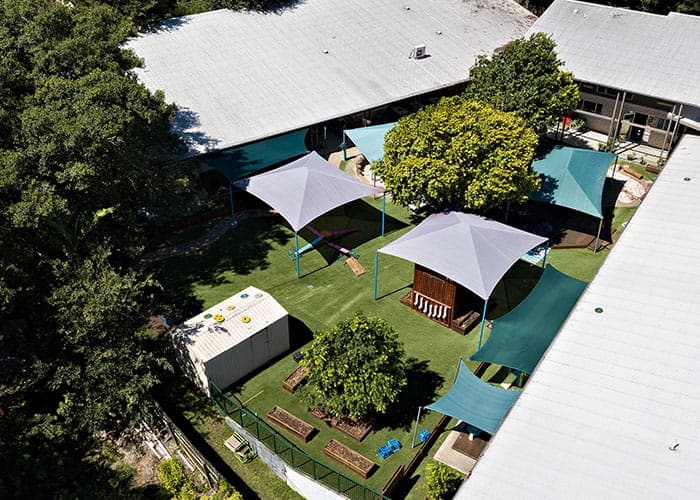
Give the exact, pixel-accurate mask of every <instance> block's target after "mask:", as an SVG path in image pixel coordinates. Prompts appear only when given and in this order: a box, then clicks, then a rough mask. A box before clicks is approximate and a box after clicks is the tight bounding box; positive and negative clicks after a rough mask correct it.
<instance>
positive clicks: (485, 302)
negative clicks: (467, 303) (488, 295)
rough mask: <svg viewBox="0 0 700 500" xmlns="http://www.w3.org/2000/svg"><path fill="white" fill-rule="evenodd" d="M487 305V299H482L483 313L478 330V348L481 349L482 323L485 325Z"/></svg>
mask: <svg viewBox="0 0 700 500" xmlns="http://www.w3.org/2000/svg"><path fill="white" fill-rule="evenodd" d="M488 305H489V299H486V300H484V313H483V314H482V315H481V329H480V330H479V349H481V339H482V338H483V336H484V325H486V306H488Z"/></svg>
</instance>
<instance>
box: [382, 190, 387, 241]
mask: <svg viewBox="0 0 700 500" xmlns="http://www.w3.org/2000/svg"><path fill="white" fill-rule="evenodd" d="M385 219H386V191H384V192H383V193H382V236H384V220H385Z"/></svg>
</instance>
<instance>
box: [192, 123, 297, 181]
mask: <svg viewBox="0 0 700 500" xmlns="http://www.w3.org/2000/svg"><path fill="white" fill-rule="evenodd" d="M307 131H308V129H306V128H305V129H301V130H297V131H295V132H290V133H288V134H283V135H278V136H276V137H271V138H269V139H264V140H262V141H257V142H252V143H250V144H246V145H245V146H237V147H235V148H230V149H226V150H224V151H220V152H218V153H213V154H211V155H207V156H203V157H201V158H200V159H199V160H200V161H201V162H202V163H204V164H205V165H206V166H208V167H210V168H214V169H216V170H218V171H219V172H221V173H222V174H223V175H225V176H226V177H227V178H228V180H229V181H231V182H233V181H236V180H238V179H242V178H244V177H249V176H251V175H253V174H254V173H256V172H258V171H260V170H264V169H266V168H268V167H270V166H272V165H276V164H277V163H280V162H283V161H285V160H290V159H293V158H296V157H298V156H301V155H303V154H305V153H307V152H308V150H307V149H306V144H305V142H304V139H305V138H306V132H307Z"/></svg>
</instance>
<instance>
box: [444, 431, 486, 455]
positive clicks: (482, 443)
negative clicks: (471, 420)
mask: <svg viewBox="0 0 700 500" xmlns="http://www.w3.org/2000/svg"><path fill="white" fill-rule="evenodd" d="M489 439H491V438H490V437H489V436H486V439H483V438H482V437H481V436H474V439H473V440H470V439H469V434H467V433H464V432H460V434H459V436H458V437H457V440H456V441H455V442H454V444H453V445H452V449H453V450H455V451H458V452H459V453H461V454H462V455H466V456H468V457H470V458H473V459H474V460H478V459H479V457H480V456H481V453H482V452H483V451H484V448H486V444H487V443H488V442H489Z"/></svg>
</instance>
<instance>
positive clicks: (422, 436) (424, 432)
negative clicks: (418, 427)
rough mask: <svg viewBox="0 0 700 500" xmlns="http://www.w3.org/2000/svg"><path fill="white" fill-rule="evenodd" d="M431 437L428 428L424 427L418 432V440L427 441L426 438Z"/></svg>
mask: <svg viewBox="0 0 700 500" xmlns="http://www.w3.org/2000/svg"><path fill="white" fill-rule="evenodd" d="M429 437H430V431H429V430H428V429H423V430H422V431H420V432H419V433H418V441H420V442H421V443H425V440H426V439H428V438H429Z"/></svg>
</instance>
